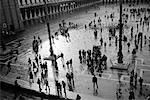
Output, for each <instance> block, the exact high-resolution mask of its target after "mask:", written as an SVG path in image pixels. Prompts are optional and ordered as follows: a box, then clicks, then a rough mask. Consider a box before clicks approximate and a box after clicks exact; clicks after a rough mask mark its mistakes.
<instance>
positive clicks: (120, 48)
mask: <svg viewBox="0 0 150 100" xmlns="http://www.w3.org/2000/svg"><path fill="white" fill-rule="evenodd" d="M122 29H123V24H122V0H120V20H119V51H118V63H120V64H122V63H123V53H122Z"/></svg>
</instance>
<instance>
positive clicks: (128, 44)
mask: <svg viewBox="0 0 150 100" xmlns="http://www.w3.org/2000/svg"><path fill="white" fill-rule="evenodd" d="M127 46H128V52H130V50H129V49H130V42H128V43H127Z"/></svg>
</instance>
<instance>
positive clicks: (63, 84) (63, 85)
mask: <svg viewBox="0 0 150 100" xmlns="http://www.w3.org/2000/svg"><path fill="white" fill-rule="evenodd" d="M62 87H63V89H64V94H65V98H67V93H66V83H65V82H64V81H62Z"/></svg>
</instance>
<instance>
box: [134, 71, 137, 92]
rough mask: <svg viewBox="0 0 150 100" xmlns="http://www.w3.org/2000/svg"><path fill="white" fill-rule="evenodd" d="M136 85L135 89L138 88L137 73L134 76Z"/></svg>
mask: <svg viewBox="0 0 150 100" xmlns="http://www.w3.org/2000/svg"><path fill="white" fill-rule="evenodd" d="M134 81H135V82H134V87H135V89H137V73H135V76H134Z"/></svg>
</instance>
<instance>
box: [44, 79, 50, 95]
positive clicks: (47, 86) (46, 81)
mask: <svg viewBox="0 0 150 100" xmlns="http://www.w3.org/2000/svg"><path fill="white" fill-rule="evenodd" d="M45 85H46V88H45V90H46V93H47V90H49V94H50V86H49V83H48V80H47V79H45Z"/></svg>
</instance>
